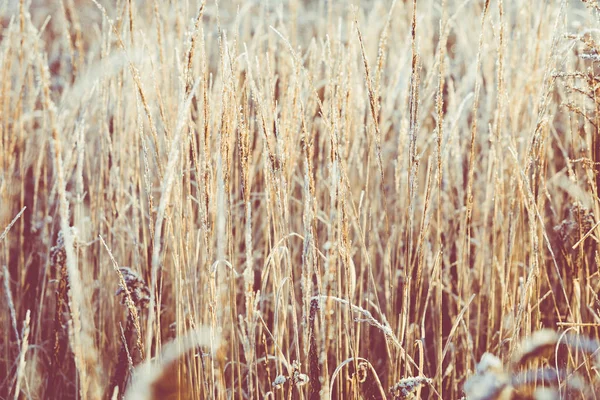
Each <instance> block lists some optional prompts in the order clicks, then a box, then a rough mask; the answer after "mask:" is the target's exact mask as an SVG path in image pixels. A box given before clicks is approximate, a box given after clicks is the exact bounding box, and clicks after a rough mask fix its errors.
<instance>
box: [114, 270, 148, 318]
mask: <svg viewBox="0 0 600 400" xmlns="http://www.w3.org/2000/svg"><path fill="white" fill-rule="evenodd" d="M119 271H120V272H121V275H123V280H124V281H125V285H127V290H129V294H130V295H131V300H132V301H133V303H134V304H135V305H136V306H137V307H139V308H147V307H148V304H149V303H150V289H149V288H148V285H146V282H144V280H143V279H142V278H140V276H139V275H138V274H137V273H136V272H135V271H133V270H132V269H131V268H129V267H121V268H119ZM116 295H117V296H119V295H121V304H123V305H125V304H126V302H127V295H126V292H125V288H123V287H119V289H118V290H117V293H116Z"/></svg>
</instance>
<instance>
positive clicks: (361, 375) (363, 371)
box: [356, 361, 369, 383]
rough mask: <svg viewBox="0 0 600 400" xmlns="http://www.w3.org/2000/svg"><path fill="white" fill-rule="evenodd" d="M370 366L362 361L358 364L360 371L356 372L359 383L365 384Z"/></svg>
mask: <svg viewBox="0 0 600 400" xmlns="http://www.w3.org/2000/svg"><path fill="white" fill-rule="evenodd" d="M368 367H369V365H368V364H367V363H366V362H364V361H362V362H360V363H359V364H358V369H357V371H356V377H357V378H358V382H359V383H364V382H365V381H366V380H367V375H368V371H369V369H368Z"/></svg>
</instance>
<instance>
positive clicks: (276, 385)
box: [273, 375, 287, 389]
mask: <svg viewBox="0 0 600 400" xmlns="http://www.w3.org/2000/svg"><path fill="white" fill-rule="evenodd" d="M286 380H287V379H286V377H285V376H283V375H277V378H275V380H274V381H273V387H274V388H275V389H279V388H281V386H282V385H283V384H284V383H285V381H286Z"/></svg>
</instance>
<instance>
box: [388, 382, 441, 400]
mask: <svg viewBox="0 0 600 400" xmlns="http://www.w3.org/2000/svg"><path fill="white" fill-rule="evenodd" d="M431 383H432V380H431V379H429V378H426V377H424V376H415V377H410V378H404V379H401V380H400V381H399V382H398V383H396V384H395V385H394V386H392V387H391V388H390V392H391V393H392V396H393V398H394V400H396V399H410V398H413V396H414V391H415V390H417V388H418V387H419V386H421V385H426V384H431Z"/></svg>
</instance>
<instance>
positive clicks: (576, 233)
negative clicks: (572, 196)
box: [554, 203, 594, 249]
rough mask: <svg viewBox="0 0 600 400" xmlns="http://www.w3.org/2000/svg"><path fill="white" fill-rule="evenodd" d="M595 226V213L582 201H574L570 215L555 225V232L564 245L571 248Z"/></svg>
mask: <svg viewBox="0 0 600 400" xmlns="http://www.w3.org/2000/svg"><path fill="white" fill-rule="evenodd" d="M593 226H594V214H593V213H592V212H591V211H590V210H589V209H588V208H586V207H584V206H583V205H581V203H574V204H573V205H572V206H571V208H570V209H569V216H568V217H567V218H565V219H564V220H563V221H562V222H561V223H560V224H558V225H556V226H555V227H554V232H556V234H557V235H558V238H559V239H560V241H561V242H562V244H563V246H564V247H565V248H567V249H570V248H571V247H572V246H573V245H574V244H575V243H576V242H577V241H578V240H579V239H580V234H583V235H585V234H586V233H587V232H588V231H590V230H591V229H592V227H593Z"/></svg>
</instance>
